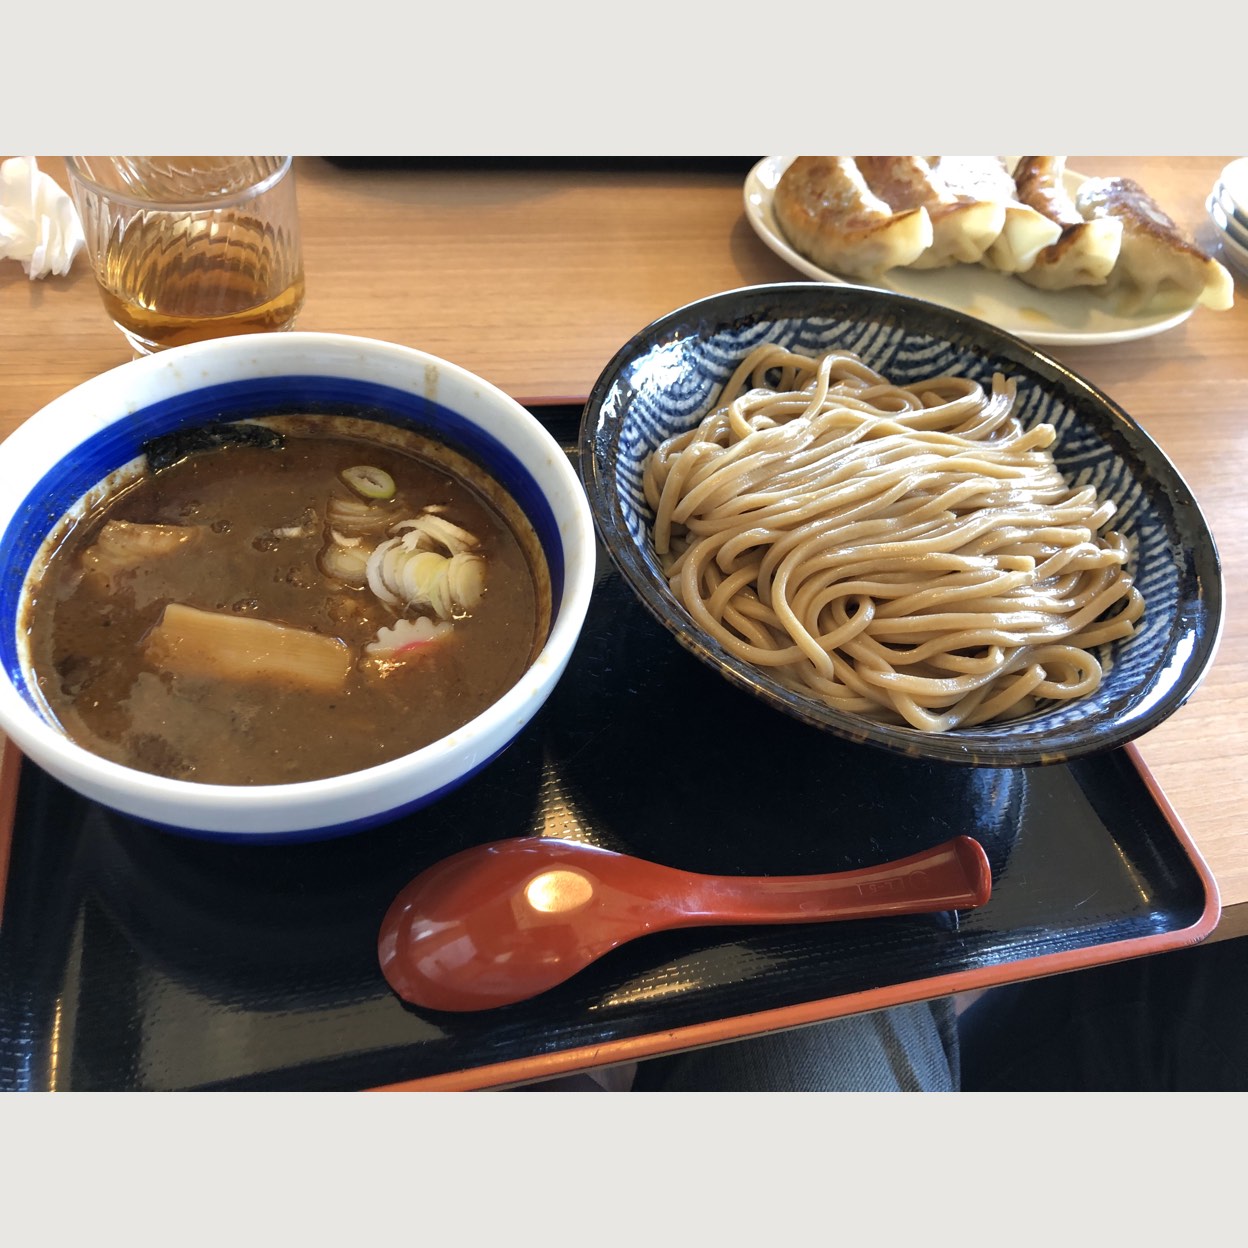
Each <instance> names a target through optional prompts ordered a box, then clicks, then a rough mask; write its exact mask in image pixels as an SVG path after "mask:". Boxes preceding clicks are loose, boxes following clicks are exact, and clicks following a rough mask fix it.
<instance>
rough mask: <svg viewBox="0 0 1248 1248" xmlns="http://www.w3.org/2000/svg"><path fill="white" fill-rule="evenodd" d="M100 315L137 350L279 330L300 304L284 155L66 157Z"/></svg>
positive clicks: (288, 163)
mask: <svg viewBox="0 0 1248 1248" xmlns="http://www.w3.org/2000/svg"><path fill="white" fill-rule="evenodd" d="M65 163H66V167H67V169H68V171H69V178H70V184H71V187H72V190H73V195H74V200H75V202H76V203H77V205H78V211H79V214H80V216H81V217H82V224H83V231H84V233H85V235H86V240H87V250H88V254H89V255H90V256H91V260H92V263H93V265H94V268H95V275H96V280H97V282H98V284H99V288H100V294H101V296H102V298H103V301H104V307H105V309H106V310H107V312H108V314H109V316H110V317H111V318H112V320H113V323H114V324H115V325H116V326H117V328H118V329H120V330H121V332H122V333H123V334H124V335H125V337H126V339H127V341H128V342H129V343H130V344H131V346H132V347H133V348H134V350H135V351H136V352H138V353H139V354H142V355H148V354H151V353H152V352H154V351H159V350H162V349H163V348H165V347H173V346H179V345H181V344H183V343H188V342H199V341H202V340H203V339H206V338H221V337H225V336H227V335H232V334H246V333H259V332H263V331H266V330H282V329H289V328H290V327H291V326H292V325H293V324H294V322H295V318H296V317H297V316H298V314H299V311H300V309H301V308H302V306H303V299H304V278H303V260H302V250H301V245H300V238H299V216H298V209H297V204H296V200H295V185H294V168H293V159H292V158H291V157H289V156H224V157H221V156H104V157H99V156H70V157H67V158H66V162H65Z"/></svg>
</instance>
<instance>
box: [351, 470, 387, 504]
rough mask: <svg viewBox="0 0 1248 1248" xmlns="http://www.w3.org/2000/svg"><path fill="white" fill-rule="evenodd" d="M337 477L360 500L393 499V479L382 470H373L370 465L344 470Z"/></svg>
mask: <svg viewBox="0 0 1248 1248" xmlns="http://www.w3.org/2000/svg"><path fill="white" fill-rule="evenodd" d="M339 475H340V476H341V477H342V479H343V480H344V481H345V482H346V483H347V484H348V485H349V486H350V487H351V488H352V489H353V490H354V491H355V492H356V493H357V494H358V495H359V496H360V497H361V498H375V499H379V500H384V499H387V498H393V497H394V493H395V488H394V478H393V477H392V476H391V475H390V474H389V473H388V472H386V471H384V469H381V468H374V467H373V466H372V464H357V465H356V466H355V467H354V468H344V469H343V470H342V472H341V473H340V474H339Z"/></svg>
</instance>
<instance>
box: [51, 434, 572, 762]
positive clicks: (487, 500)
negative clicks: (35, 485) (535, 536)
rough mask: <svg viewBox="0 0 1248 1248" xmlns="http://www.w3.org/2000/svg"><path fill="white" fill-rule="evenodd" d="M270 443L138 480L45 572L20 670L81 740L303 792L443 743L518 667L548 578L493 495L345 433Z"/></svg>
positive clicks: (229, 449) (79, 527) (70, 540)
mask: <svg viewBox="0 0 1248 1248" xmlns="http://www.w3.org/2000/svg"><path fill="white" fill-rule="evenodd" d="M281 441H282V444H281V445H278V446H256V445H227V446H224V447H220V448H218V449H212V450H207V451H204V452H201V453H195V454H190V455H188V456H186V457H185V458H182V459H180V460H176V462H173V463H171V464H169V465H168V466H165V467H161V468H160V470H159V471H154V472H147V473H145V474H144V475H142V476H140V477H139V478H138V479H137V480H135V481H133V482H132V483H130V484H128V485H126V486H125V487H124V488H122V489H121V490H120V491H119V492H118V493H116V494H115V495H114V496H113V497H111V498H109V499H108V500H107V501H105V502H104V503H103V504H101V505H98V506H96V507H95V508H94V509H92V510H91V511H89V513H88V514H87V515H86V516H85V517H84V518H83V519H82V520H81V521H80V522H79V523H77V524H76V525H75V526H74V527H73V529H72V530H71V531H70V532H69V533H68V534H67V535H66V536H65V537H63V538H62V539H61V541H60V542H59V544H58V545H57V547H56V548H55V550H54V551H53V552H52V554H51V556H50V557H49V558H48V560H47V563H46V566H45V568H44V571H43V574H42V576H41V577H40V578H39V579H38V580H37V581H36V582H35V584H34V586H33V588H32V589H31V590H30V591H29V593H28V597H27V602H28V605H27V623H28V630H29V631H28V636H29V651H30V661H31V666H32V668H33V670H34V672H35V674H36V677H37V680H38V686H39V689H40V690H41V693H42V696H43V698H44V699H45V701H46V704H47V706H48V708H49V709H50V710H51V712H52V713H53V714H54V715H55V717H56V719H57V721H58V722H59V723H60V724H61V726H62V727H63V729H64V730H65V731H66V732H67V733H68V734H69V735H70V736H71V737H72V738H73V739H74V740H76V741H77V742H78V743H79V744H81V745H83V746H85V747H86V748H88V749H90V750H92V751H94V752H95V753H98V754H100V755H102V756H104V757H106V758H109V759H112V760H115V761H117V762H120V763H124V764H127V765H129V766H132V767H135V768H138V769H140V770H144V771H149V772H155V773H157V774H159V775H164V776H169V777H174V778H178V779H184V780H193V781H200V782H205V783H212V784H242V785H255V784H277V783H288V782H292V781H301V780H309V779H317V778H320V777H325V776H330V775H337V774H342V773H345V772H349V771H355V770H357V769H360V768H364V767H369V766H372V765H375V764H378V763H382V762H385V761H387V760H390V759H393V758H397V757H399V756H400V755H403V754H406V753H408V752H410V751H412V750H415V749H418V748H420V747H421V746H424V745H427V744H429V743H430V742H432V741H435V740H437V739H438V738H440V737H443V736H445V735H446V734H447V733H449V732H451V731H453V730H454V729H455V728H457V727H459V726H461V725H463V724H465V723H466V722H467V721H468V720H470V719H472V718H473V717H474V716H476V715H477V714H479V713H480V712H481V711H483V710H484V709H485V708H486V707H488V706H489V705H490V704H491V703H493V702H494V701H496V700H497V699H498V697H499V696H500V695H501V694H502V693H503V692H505V691H506V690H507V689H508V688H509V687H510V686H512V685H513V684H514V683H515V682H516V680H517V679H518V678H519V677H520V676H521V674H522V673H523V672H524V671H525V669H526V668H527V667H528V666H529V665H530V664H531V663H532V661H533V659H534V657H535V656H536V654H537V652H538V651H539V650H540V647H541V645H542V643H543V642H544V641H545V630H546V627H547V623H548V619H549V601H548V590H547V591H544V589H543V586H544V585H545V584H546V582H545V581H544V576H543V574H544V568H542V569H540V572H539V571H535V568H534V564H533V562H532V559H533V558H534V557H536V558H538V559H540V555H536V556H534V551H535V549H536V542H535V541H529V542H527V543H522V542H521V541H520V540H518V538H517V535H516V532H515V531H513V528H512V526H511V524H509V523H508V521H507V520H506V519H505V518H504V516H503V514H502V511H501V510H500V505H496V502H495V500H496V499H498V498H499V497H500V494H501V491H500V489H499V487H498V486H497V484H496V483H494V482H492V481H488V480H485V479H478V480H477V482H476V484H472V483H470V482H469V480H467V479H466V477H467V475H468V474H467V473H465V472H463V471H460V470H459V466H458V465H457V466H456V470H451V469H449V468H448V467H446V466H445V465H444V464H442V463H439V462H437V461H436V460H434V459H430V458H427V457H425V456H422V455H419V454H414V453H411V452H410V451H409V450H407V449H401V448H399V447H396V446H393V445H380V444H377V443H374V442H372V441H363V440H360V439H359V438H358V437H355V436H317V437H310V436H308V437H305V436H289V435H287V436H284V438H283V439H282V440H281ZM149 461H151V462H155V457H154V456H153V455H151V454H150V453H149ZM474 471H475V470H474ZM530 536H531V535H530ZM387 555H388V556H389V558H388V560H387V559H386V558H384V557H383V556H387ZM544 592H545V594H546V598H545V599H544V598H543V593H544Z"/></svg>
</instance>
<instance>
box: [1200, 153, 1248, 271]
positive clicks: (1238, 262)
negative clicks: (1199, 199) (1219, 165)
mask: <svg viewBox="0 0 1248 1248" xmlns="http://www.w3.org/2000/svg"><path fill="white" fill-rule="evenodd" d="M1205 208H1206V209H1207V210H1208V212H1209V216H1210V217H1211V218H1212V219H1213V223H1214V225H1215V226H1217V229H1218V241H1219V242H1220V243H1221V244H1222V250H1223V252H1225V253H1226V258H1227V260H1228V261H1229V262H1230V263H1231V264H1233V265H1234V266H1235V267H1236V268H1237V269H1238V270H1239V271H1240V272H1241V273H1246V274H1248V156H1241V157H1240V158H1239V159H1238V160H1233V161H1231V163H1230V164H1229V165H1227V166H1226V168H1225V169H1223V170H1222V176H1221V177H1220V178H1219V179H1218V181H1217V182H1215V183H1214V186H1213V190H1212V192H1210V195H1209V198H1208V199H1207V200H1206V201H1205Z"/></svg>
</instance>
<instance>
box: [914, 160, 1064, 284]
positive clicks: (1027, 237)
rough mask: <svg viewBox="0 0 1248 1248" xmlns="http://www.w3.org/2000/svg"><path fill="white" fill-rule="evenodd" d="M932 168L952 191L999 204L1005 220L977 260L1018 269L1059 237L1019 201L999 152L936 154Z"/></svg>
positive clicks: (1007, 269)
mask: <svg viewBox="0 0 1248 1248" xmlns="http://www.w3.org/2000/svg"><path fill="white" fill-rule="evenodd" d="M929 159H931V161H932V170H933V172H934V173H935V174H936V175H937V177H940V178H942V179H943V180H944V183H945V185H946V186H947V187H948V188H949V190H950V191H951V192H952V193H953V194H954V195H959V196H964V197H967V198H970V199H979V200H989V201H991V202H994V203H998V204H1000V205H1001V206H1002V209H1003V210H1004V213H1005V222H1004V224H1003V225H1002V227H1001V232H1000V233H999V234H998V235H997V237H996V238H995V239H993V241H992V243H991V244H989V246H988V249H987V250H986V251H985V252H984V255H983V257H982V259H981V260H980V263H981V264H982V265H984V267H985V268H989V269H997V270H999V271H1000V272H1002V273H1022V272H1024V271H1025V270H1026V269H1029V268H1031V266H1032V265H1033V264H1034V263H1035V259H1036V257H1037V256H1038V255H1039V254H1040V253H1041V252H1042V251H1043V250H1044V249H1045V248H1046V247H1049V246H1052V244H1053V243H1055V242H1057V240H1058V239H1059V238H1060V237H1061V234H1062V227H1061V226H1060V225H1058V224H1057V222H1056V221H1050V220H1049V218H1048V217H1046V216H1044V215H1043V213H1039V212H1037V211H1036V210H1035V209H1034V208H1029V207H1028V206H1027V205H1026V204H1023V203H1020V202H1019V200H1018V196H1017V194H1016V192H1015V189H1014V178H1013V177H1012V176H1011V174H1010V171H1009V169H1007V168H1006V165H1005V161H1003V160H1002V159H1001V157H1000V156H936V157H931V158H929Z"/></svg>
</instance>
